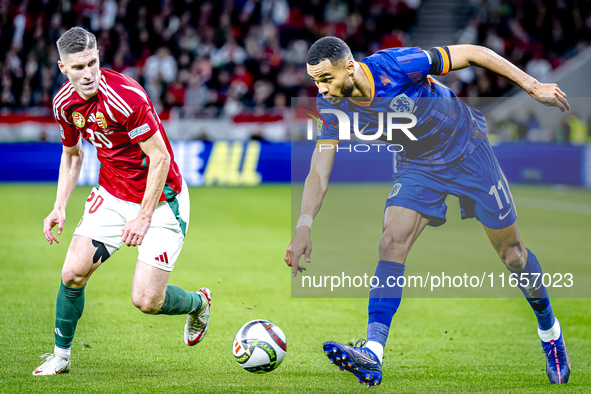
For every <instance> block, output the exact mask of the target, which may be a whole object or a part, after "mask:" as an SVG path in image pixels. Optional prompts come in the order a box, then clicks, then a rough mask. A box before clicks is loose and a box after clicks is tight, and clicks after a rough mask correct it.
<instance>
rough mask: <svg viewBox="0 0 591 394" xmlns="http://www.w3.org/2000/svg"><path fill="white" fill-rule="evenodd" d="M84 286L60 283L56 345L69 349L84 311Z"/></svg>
mask: <svg viewBox="0 0 591 394" xmlns="http://www.w3.org/2000/svg"><path fill="white" fill-rule="evenodd" d="M84 287H86V285H84V286H82V287H68V286H66V285H64V284H63V283H60V288H59V290H58V292H57V302H56V305H55V345H56V346H57V347H60V348H62V349H69V348H70V347H71V346H72V340H74V333H75V332H76V325H77V324H78V320H79V319H80V317H82V312H83V311H84Z"/></svg>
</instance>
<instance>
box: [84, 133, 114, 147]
mask: <svg viewBox="0 0 591 394" xmlns="http://www.w3.org/2000/svg"><path fill="white" fill-rule="evenodd" d="M86 132H87V133H88V134H90V136H89V137H88V140H89V141H90V143H91V144H92V145H94V146H96V147H97V148H102V147H103V144H105V146H106V147H107V148H112V147H113V143H112V142H111V141H109V139H108V138H107V136H106V135H104V134H103V133H101V132H100V131H94V130H92V129H86ZM96 140H99V141H100V142H97V141H96ZM101 142H102V143H103V144H101Z"/></svg>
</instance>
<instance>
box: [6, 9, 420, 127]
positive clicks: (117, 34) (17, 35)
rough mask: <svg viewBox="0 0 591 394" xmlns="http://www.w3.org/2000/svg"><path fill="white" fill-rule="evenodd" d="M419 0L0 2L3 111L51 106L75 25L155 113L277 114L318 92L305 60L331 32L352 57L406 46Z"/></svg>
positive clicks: (210, 114)
mask: <svg viewBox="0 0 591 394" xmlns="http://www.w3.org/2000/svg"><path fill="white" fill-rule="evenodd" d="M419 5H420V0H395V1H387V0H386V1H371V2H369V1H363V0H351V1H343V0H311V1H306V2H301V3H296V2H293V4H291V5H290V4H289V3H288V2H287V0H221V1H216V2H214V1H196V0H163V1H139V0H121V1H119V2H116V1H114V0H83V1H72V0H25V1H23V2H22V3H21V4H20V5H15V4H13V3H12V2H11V1H9V0H0V36H1V37H0V38H1V39H0V59H2V60H3V61H2V63H1V68H0V75H1V83H2V91H1V94H0V107H10V108H23V107H24V108H27V107H35V106H42V107H48V106H51V101H52V95H53V94H54V93H55V92H56V91H57V90H58V89H59V87H60V86H61V84H62V83H63V82H64V81H65V80H66V79H65V76H63V75H61V74H60V73H59V70H58V68H57V66H56V61H57V60H58V53H57V50H56V48H55V42H56V40H57V39H58V38H59V36H60V35H61V34H62V33H63V32H65V31H66V30H67V28H69V27H71V26H83V27H85V28H87V29H88V30H90V31H92V32H93V33H94V34H95V35H96V37H97V40H98V47H99V50H100V56H101V66H102V67H108V68H111V69H114V70H116V71H118V72H122V73H125V74H127V75H129V76H131V77H133V78H135V79H136V80H137V81H139V82H140V83H141V84H142V86H144V88H145V89H146V91H147V92H148V94H149V96H150V98H151V99H152V101H153V102H154V104H155V105H156V106H157V108H159V109H166V108H171V107H179V108H180V110H181V112H182V113H183V115H185V116H219V115H234V114H237V113H240V112H241V111H243V110H244V109H245V108H263V109H264V108H278V109H282V108H285V107H286V106H288V105H289V102H288V101H289V99H290V97H296V96H298V95H299V96H310V95H314V94H315V89H314V86H313V85H312V84H311V81H310V80H309V79H307V76H306V71H305V61H306V56H307V52H308V48H309V46H310V45H311V43H312V42H314V41H315V40H316V39H318V38H320V37H322V36H325V35H336V36H339V37H341V38H343V39H346V40H347V41H348V42H349V44H350V45H351V48H352V49H353V50H354V51H355V52H363V53H366V54H367V53H369V52H371V51H376V50H378V49H380V48H384V47H391V46H399V45H401V44H402V40H401V38H402V33H401V32H402V31H408V30H409V29H410V28H411V27H412V26H413V24H414V23H415V20H416V10H417V8H418V6H419Z"/></svg>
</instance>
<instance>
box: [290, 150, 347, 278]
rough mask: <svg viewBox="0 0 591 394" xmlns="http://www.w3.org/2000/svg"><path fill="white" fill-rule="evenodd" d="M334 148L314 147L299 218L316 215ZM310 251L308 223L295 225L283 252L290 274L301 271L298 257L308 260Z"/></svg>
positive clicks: (327, 177)
mask: <svg viewBox="0 0 591 394" xmlns="http://www.w3.org/2000/svg"><path fill="white" fill-rule="evenodd" d="M335 151H336V149H334V148H333V149H326V148H323V149H322V150H320V148H319V147H316V149H315V150H314V154H313V155H312V163H311V164H310V173H309V174H308V177H307V178H306V183H305V184H304V193H303V195H302V206H301V208H300V218H301V217H302V216H303V215H309V216H310V217H311V218H312V219H313V218H314V217H315V216H316V214H317V213H318V211H319V210H320V207H321V206H322V200H323V199H324V195H325V194H326V191H327V190H328V179H329V177H330V172H331V171H332V165H333V163H334V155H335ZM311 253H312V241H311V239H310V227H309V225H301V226H297V227H296V230H295V235H294V237H293V240H292V241H291V243H290V244H289V246H288V247H287V251H286V252H285V257H284V260H285V263H286V264H287V265H288V266H290V267H291V268H292V275H293V276H294V277H295V276H296V275H297V272H298V271H300V272H302V271H303V270H305V269H306V267H304V266H302V265H300V264H299V261H300V257H301V256H302V255H304V260H306V262H308V263H309V262H310V254H311Z"/></svg>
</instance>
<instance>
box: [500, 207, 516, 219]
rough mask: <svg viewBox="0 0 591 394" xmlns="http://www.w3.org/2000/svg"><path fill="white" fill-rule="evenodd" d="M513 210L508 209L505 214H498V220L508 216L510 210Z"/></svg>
mask: <svg viewBox="0 0 591 394" xmlns="http://www.w3.org/2000/svg"><path fill="white" fill-rule="evenodd" d="M512 209H513V207H511V208H509V210H508V211H507V213H506V214H504V215H503V214H499V220H503V219H505V218H506V217H507V215H508V214H509V212H511V210H512Z"/></svg>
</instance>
